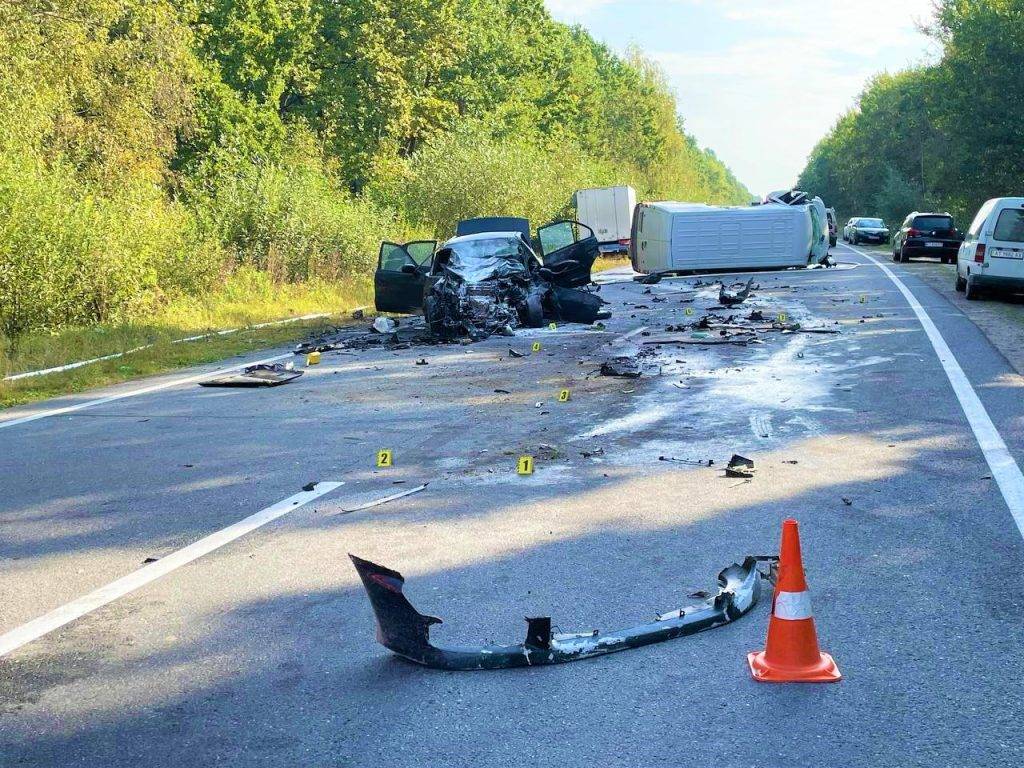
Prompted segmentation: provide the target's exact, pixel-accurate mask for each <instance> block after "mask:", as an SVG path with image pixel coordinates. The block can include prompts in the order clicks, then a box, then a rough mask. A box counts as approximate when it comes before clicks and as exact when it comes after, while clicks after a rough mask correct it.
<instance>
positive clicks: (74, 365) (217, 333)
mask: <svg viewBox="0 0 1024 768" xmlns="http://www.w3.org/2000/svg"><path fill="white" fill-rule="evenodd" d="M321 317H330V315H328V314H326V313H324V312H321V313H319V314H316V315H303V316H302V317H286V318H285V319H284V320H273V321H271V322H269V323H257V324H256V325H249V326H246V327H245V328H228V329H227V330H224V331H213V332H211V333H202V334H200V335H198V336H186V337H185V338H184V339H175V340H174V341H172V342H171V344H183V343H184V342H186V341H199V340H200V339H209V338H210V337H212V336H228V335H229V334H232V333H238V332H239V331H243V330H253V329H256V328H268V327H270V326H272V325H286V324H288V323H298V322H301V321H302V320H316V319H318V318H321ZM154 346H156V345H155V344H143V345H142V346H141V347H135V348H133V349H126V350H125V351H124V352H114V353H113V354H110V355H103V356H102V357H94V358H91V359H89V360H79V361H78V362H76V363H68V364H67V365H58V366H56V367H55V368H43V369H41V370H38V371H25V372H24V373H12V374H10V375H9V376H4V381H17V380H18V379H27V378H29V377H30V376H46V375H47V374H50V373H61V372H63V371H71V370H74V369H75V368H81V367H82V366H83V365H92V364H93V363H100V362H102V361H104V360H116V359H117V358H119V357H124V356H125V355H131V354H134V353H135V352H141V351H142V350H144V349H150V348H151V347H154Z"/></svg>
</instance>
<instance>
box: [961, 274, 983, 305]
mask: <svg viewBox="0 0 1024 768" xmlns="http://www.w3.org/2000/svg"><path fill="white" fill-rule="evenodd" d="M964 298H965V299H967V300H968V301H977V300H978V299H980V298H981V290H980V289H979V288H978V284H977V283H975V282H974V281H973V280H971V276H970V274H968V275H967V283H966V285H964Z"/></svg>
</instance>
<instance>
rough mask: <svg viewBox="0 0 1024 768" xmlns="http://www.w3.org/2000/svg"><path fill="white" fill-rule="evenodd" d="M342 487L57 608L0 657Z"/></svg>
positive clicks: (282, 507) (1, 646) (302, 498)
mask: <svg viewBox="0 0 1024 768" xmlns="http://www.w3.org/2000/svg"><path fill="white" fill-rule="evenodd" d="M340 485H343V483H337V482H322V483H317V484H316V486H315V487H314V488H313V490H311V491H302V492H301V493H296V494H295V495H294V496H289V497H288V498H287V499H284V500H283V501H279V502H277V503H276V504H274V505H272V506H269V507H267V508H266V509H262V510H260V511H259V512H257V513H256V514H254V515H250V516H249V517H247V518H245V519H244V520H239V521H238V522H237V523H234V524H233V525H229V526H228V527H227V528H222V529H221V530H219V531H217V532H216V533H211V534H210V535H209V536H206V537H204V538H202V539H199V541H196V542H193V543H192V544H189V545H188V546H187V547H184V548H183V549H179V550H178V551H176V552H172V553H171V554H169V555H167V556H165V557H162V558H160V559H159V560H157V561H156V562H155V563H151V564H149V565H145V566H143V567H142V568H139V569H138V570H137V571H132V572H131V573H129V574H128V575H127V576H122V577H121V578H120V579H117V580H116V581H112V582H110V583H109V584H107V585H106V586H103V587H100V588H99V589H96V590H93V591H92V592H90V593H89V594H87V595H83V596H82V597H79V598H78V599H76V600H72V601H71V602H70V603H67V604H65V605H62V606H60V607H59V608H55V609H54V610H52V611H50V612H49V613H47V614H44V615H43V616H40V617H39V618H38V619H33V620H32V621H30V622H28V623H27V624H22V625H21V626H20V627H16V628H15V629H12V630H11V631H10V632H6V633H4V634H2V635H0V656H5V655H7V654H8V653H10V652H11V651H14V650H17V649H18V648H21V647H22V646H23V645H26V644H28V643H31V642H32V641H33V640H38V639H39V638H40V637H42V636H43V635H45V634H48V633H50V632H52V631H53V630H55V629H57V628H59V627H63V626H64V625H65V624H68V623H70V622H72V621H74V620H75V619H78V618H81V617H82V616H84V615H85V614H87V613H91V612H92V611H95V610H96V609H97V608H100V607H102V606H104V605H107V604H108V603H112V602H114V601H115V600H117V599H119V598H121V597H124V596H125V595H127V594H128V593H130V592H134V591H135V590H137V589H139V587H144V586H145V585H146V584H149V583H150V582H151V581H156V580H157V579H159V578H160V577H161V576H166V575H167V574H168V573H170V572H171V571H174V570H176V569H178V568H181V566H183V565H188V564H189V563H191V562H192V561H193V560H197V559H198V558H200V557H202V556H203V555H206V554H209V553H210V552H213V551H214V550H215V549H219V548H220V547H223V546H224V545H225V544H228V543H230V542H232V541H234V540H235V539H237V538H240V537H242V536H244V535H245V534H247V533H250V532H252V531H254V530H256V529H257V528H259V527H260V526H263V525H266V524H267V523H269V522H271V521H272V520H277V519H278V518H279V517H283V516H284V515H287V514H288V513H289V512H292V511H293V510H296V509H298V508H299V507H301V506H302V505H303V504H308V503H309V502H311V501H313V500H314V499H318V498H319V497H321V496H323V495H324V494H326V493H330V492H331V491H333V490H334V489H335V488H337V487H338V486H340Z"/></svg>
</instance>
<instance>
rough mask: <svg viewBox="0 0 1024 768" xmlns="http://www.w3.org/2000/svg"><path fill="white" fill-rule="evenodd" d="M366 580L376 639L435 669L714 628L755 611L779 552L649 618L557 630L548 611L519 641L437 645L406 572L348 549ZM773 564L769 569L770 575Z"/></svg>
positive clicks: (524, 663)
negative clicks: (409, 591)
mask: <svg viewBox="0 0 1024 768" xmlns="http://www.w3.org/2000/svg"><path fill="white" fill-rule="evenodd" d="M349 557H351V558H352V563H353V565H355V567H356V571H357V572H358V573H359V578H360V579H361V580H362V582H363V586H364V587H365V588H366V594H367V596H368V597H369V598H370V605H371V606H372V607H373V612H374V614H375V615H376V617H377V640H378V641H379V642H380V644H381V645H383V646H384V647H385V648H387V649H388V650H390V651H393V652H394V653H397V654H398V655H399V656H402V657H404V658H406V659H409V660H410V661H414V662H416V663H417V664H422V665H424V666H426V667H433V668H435V669H450V670H477V669H506V668H509V667H534V666H541V665H546V664H562V663H564V662H567V661H577V660H579V659H586V658H590V657H591V656H601V655H604V654H606V653H615V652H616V651H624V650H627V649H629V648H638V647H640V646H642V645H649V644H651V643H659V642H661V641H663V640H671V639H672V638H675V637H682V636H684V635H692V634H695V633H697V632H702V631H703V630H705V629H713V628H714V627H720V626H722V625H724V624H729V623H730V622H732V621H735V620H736V619H738V618H740V617H741V616H743V615H744V614H746V613H747V612H749V611H750V609H751V608H753V607H754V606H755V605H756V604H757V601H758V598H759V597H760V596H761V590H762V582H763V580H764V579H765V578H766V577H765V576H764V575H763V574H762V573H761V572H760V571H759V570H758V568H757V564H758V562H768V563H771V564H772V565H773V566H774V564H775V563H776V562H777V558H775V557H748V558H746V559H745V560H744V561H743V563H742V564H738V563H734V564H733V565H730V566H729V567H728V568H726V569H725V570H724V571H722V572H721V573H720V574H719V575H718V584H719V589H718V593H717V594H714V595H711V596H709V597H708V598H707V599H705V600H704V601H703V602H700V603H697V604H695V605H690V606H687V607H685V608H679V609H677V610H674V611H672V612H670V613H666V614H661V615H659V616H657V618H656V619H655V620H654V621H652V622H649V623H647V624H639V625H637V626H635V627H629V628H627V629H619V630H615V631H612V632H604V633H602V632H599V631H597V630H593V631H591V632H580V633H575V634H569V635H562V634H554V633H553V632H552V629H551V626H552V625H551V618H550V617H548V616H543V617H538V618H528V619H527V620H526V626H527V628H526V639H525V640H524V641H523V642H521V643H518V644H516V645H481V646H467V647H460V646H448V647H444V646H435V645H431V643H430V626H431V624H440V623H441V620H440V619H438V618H436V617H434V616H426V615H424V614H422V613H420V612H419V611H417V610H416V609H415V608H414V607H413V606H412V603H410V602H409V600H408V599H407V598H406V597H405V595H404V594H402V586H403V585H404V584H405V579H404V578H403V577H402V574H400V573H399V572H398V571H393V570H391V569H390V568H385V567H383V566H381V565H377V564H375V563H371V562H370V561H369V560H363V559H361V558H358V557H356V556H355V555H349ZM772 575H773V572H772V571H770V572H769V577H770V576H772Z"/></svg>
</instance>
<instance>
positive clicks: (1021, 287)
mask: <svg viewBox="0 0 1024 768" xmlns="http://www.w3.org/2000/svg"><path fill="white" fill-rule="evenodd" d="M956 289H957V290H958V291H964V292H965V293H966V295H967V298H968V299H977V298H978V297H979V292H980V291H983V290H986V289H989V290H1015V291H1024V197H997V198H993V199H992V200H989V201H988V202H986V203H985V204H984V205H983V206H981V208H980V209H979V210H978V215H977V216H975V217H974V221H973V222H971V228H970V229H969V230H968V231H967V234H966V236H965V237H964V241H963V243H962V244H961V245H960V250H959V252H958V253H957V257H956Z"/></svg>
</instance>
